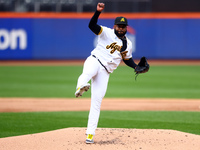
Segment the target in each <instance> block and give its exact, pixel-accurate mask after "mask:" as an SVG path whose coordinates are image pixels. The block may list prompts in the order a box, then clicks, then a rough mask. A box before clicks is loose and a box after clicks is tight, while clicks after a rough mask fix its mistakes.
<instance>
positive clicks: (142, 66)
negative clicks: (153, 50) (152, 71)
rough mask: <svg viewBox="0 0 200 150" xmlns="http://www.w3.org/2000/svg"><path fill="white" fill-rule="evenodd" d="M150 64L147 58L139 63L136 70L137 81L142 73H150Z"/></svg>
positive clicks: (143, 58)
mask: <svg viewBox="0 0 200 150" xmlns="http://www.w3.org/2000/svg"><path fill="white" fill-rule="evenodd" d="M149 67H150V66H149V64H148V62H147V58H146V57H142V58H141V59H140V62H139V63H138V65H137V66H136V68H135V75H136V76H135V80H136V78H137V76H138V75H139V74H141V73H145V72H148V71H149Z"/></svg>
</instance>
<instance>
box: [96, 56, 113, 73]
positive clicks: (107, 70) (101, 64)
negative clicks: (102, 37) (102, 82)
mask: <svg viewBox="0 0 200 150" xmlns="http://www.w3.org/2000/svg"><path fill="white" fill-rule="evenodd" d="M92 56H93V57H94V58H96V59H97V60H98V61H99V63H100V64H101V65H102V66H103V67H104V68H105V70H106V71H107V72H108V69H107V68H106V67H105V66H104V65H103V64H102V62H101V61H100V60H99V59H98V58H97V57H96V56H95V55H92ZM108 73H109V72H108Z"/></svg>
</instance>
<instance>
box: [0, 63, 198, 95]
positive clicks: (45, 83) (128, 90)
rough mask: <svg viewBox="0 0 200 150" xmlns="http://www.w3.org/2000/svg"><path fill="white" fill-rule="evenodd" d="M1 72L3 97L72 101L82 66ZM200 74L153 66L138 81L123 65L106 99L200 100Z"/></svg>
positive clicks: (111, 81)
mask: <svg viewBox="0 0 200 150" xmlns="http://www.w3.org/2000/svg"><path fill="white" fill-rule="evenodd" d="M0 72H1V73H0V85H1V86H0V97H63V98H65V97H68V98H71V97H74V92H75V89H76V83H77V79H78V77H79V75H80V74H81V72H82V66H41V67H34V66H33V67H31V66H21V67H20V66H15V67H11V66H0ZM199 74H200V66H152V67H151V68H150V70H149V72H148V73H146V74H141V75H139V76H138V78H137V81H135V77H134V71H133V69H131V68H129V67H126V66H119V67H118V69H117V70H115V71H114V73H113V74H111V75H110V79H109V84H108V90H107V93H106V96H105V97H144V98H145V97H146V98H154V97H156V98H160V97H162V98H196V99H199V98H200V75H199ZM84 97H90V92H88V93H86V94H85V95H84Z"/></svg>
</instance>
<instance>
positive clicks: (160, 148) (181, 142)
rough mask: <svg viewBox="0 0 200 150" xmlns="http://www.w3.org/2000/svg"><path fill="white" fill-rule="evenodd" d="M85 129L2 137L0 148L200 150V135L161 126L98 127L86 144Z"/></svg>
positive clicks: (45, 149)
mask: <svg viewBox="0 0 200 150" xmlns="http://www.w3.org/2000/svg"><path fill="white" fill-rule="evenodd" d="M85 131H86V128H66V129H60V130H55V131H49V132H43V133H37V134H30V135H23V136H15V137H8V138H1V139H0V149H1V150H11V149H12V150H27V149H28V150H88V149H95V150H102V149H103V150H180V149H182V150H199V149H200V142H199V141H200V136H199V135H194V134H189V133H184V132H179V131H174V130H158V129H112V128H98V129H97V130H96V135H95V136H94V141H95V143H94V144H85V138H86V135H85Z"/></svg>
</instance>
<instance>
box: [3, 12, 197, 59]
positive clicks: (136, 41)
mask: <svg viewBox="0 0 200 150" xmlns="http://www.w3.org/2000/svg"><path fill="white" fill-rule="evenodd" d="M92 15H93V13H61V14H59V13H0V60H49V59H54V60H66V59H85V58H86V57H87V56H88V55H90V52H91V50H92V49H93V48H94V46H95V45H96V42H97V36H96V35H95V34H93V33H92V32H91V31H90V29H89V28H88V23H89V21H90V18H91V17H92ZM117 16H124V17H127V18H128V24H129V27H128V32H127V36H128V37H129V38H130V40H131V41H132V42H133V58H136V59H137V58H140V57H142V56H146V57H147V58H149V59H200V44H199V41H200V13H132V14H130V13H129V14H127V13H120V14H119V13H115V14H113V13H102V14H101V16H100V18H99V21H98V24H99V25H104V26H107V27H110V28H112V27H113V23H114V18H115V17H117Z"/></svg>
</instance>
